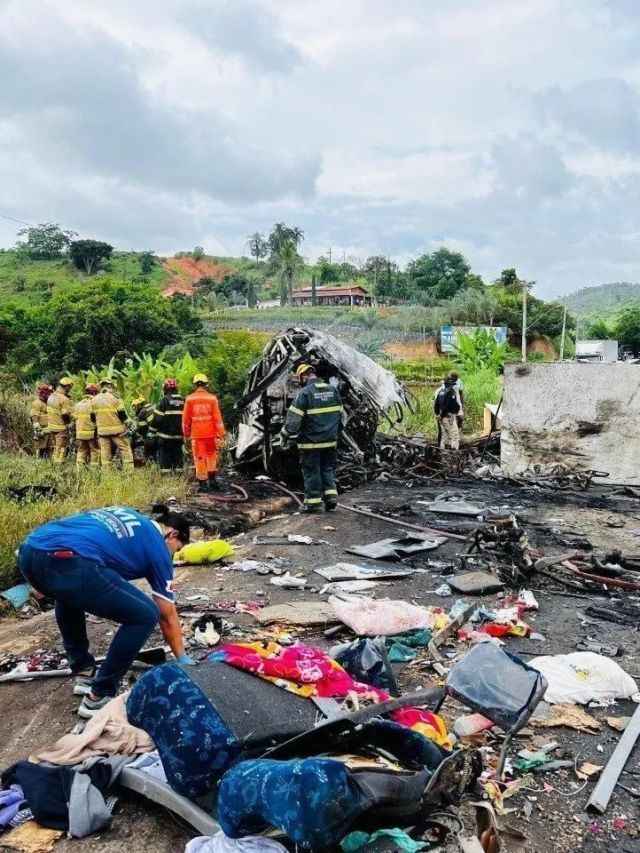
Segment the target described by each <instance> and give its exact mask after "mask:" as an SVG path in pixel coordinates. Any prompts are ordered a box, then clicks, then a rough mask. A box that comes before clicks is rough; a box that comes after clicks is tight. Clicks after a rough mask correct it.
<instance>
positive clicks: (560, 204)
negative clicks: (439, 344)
mask: <svg viewBox="0 0 640 853" xmlns="http://www.w3.org/2000/svg"><path fill="white" fill-rule="evenodd" d="M639 94H640V0H517V2H514V0H323V2H322V3H311V2H307V0H170V2H163V3H159V2H158V0H134V2H131V0H0V213H2V214H4V215H7V216H12V217H16V218H17V219H22V220H25V221H26V222H29V223H37V222H43V221H57V222H60V223H62V224H63V225H64V226H65V227H67V228H71V229H73V230H75V231H77V232H79V233H80V234H81V235H82V236H84V237H96V238H100V239H105V240H108V241H109V242H111V243H113V244H114V245H115V246H117V247H118V248H124V249H127V248H135V249H154V250H155V251H157V252H158V253H160V254H167V253H173V252H174V251H177V250H180V249H183V250H184V249H189V248H192V247H193V246H194V245H196V244H202V245H203V246H204V247H205V249H206V250H207V251H208V252H211V253H216V254H233V255H237V254H241V253H244V252H246V250H245V248H244V244H245V241H246V237H247V235H248V234H250V233H251V232H253V231H255V230H260V231H267V230H268V229H269V227H270V226H271V225H272V223H273V222H275V221H284V222H286V223H287V224H290V225H299V226H300V227H302V228H303V229H304V231H305V233H306V241H305V243H304V244H303V248H302V250H303V253H304V254H305V256H307V257H309V258H315V257H316V256H317V255H318V254H320V253H322V252H326V250H327V249H328V248H329V247H330V246H331V247H332V250H333V255H334V257H338V258H341V257H342V254H343V252H344V253H345V254H346V256H347V257H348V256H350V255H351V256H355V257H358V258H362V259H364V258H365V257H366V256H367V255H370V254H373V253H385V254H386V253H389V254H390V255H391V256H392V257H393V258H395V259H397V260H398V261H399V262H401V263H404V262H405V261H406V260H407V259H408V258H410V257H412V256H415V255H417V254H419V253H421V252H424V251H428V250H430V249H432V248H434V247H436V246H439V245H443V244H444V245H446V246H449V247H451V248H456V249H459V250H461V251H462V252H464V254H465V255H466V256H467V258H468V259H469V261H470V263H471V264H472V266H473V268H474V269H475V270H476V271H478V272H480V273H481V274H482V275H483V276H485V277H486V278H487V279H493V278H495V277H496V275H497V274H498V273H499V271H500V269H502V268H503V267H505V266H515V267H516V268H517V270H518V272H519V274H520V275H521V276H523V277H526V278H529V279H535V280H536V281H537V282H538V284H537V287H536V292H537V293H538V294H539V295H542V296H551V295H556V294H559V293H563V292H567V291H570V290H573V289H576V288H578V287H582V286H586V285H591V284H599V283H601V282H604V281H620V280H632V281H637V280H640V224H639V218H638V217H639V213H640V111H639ZM19 227H20V226H19V225H17V224H16V223H12V222H9V221H7V220H4V219H0V245H4V246H11V245H13V243H14V242H15V240H16V230H17V229H18V228H19Z"/></svg>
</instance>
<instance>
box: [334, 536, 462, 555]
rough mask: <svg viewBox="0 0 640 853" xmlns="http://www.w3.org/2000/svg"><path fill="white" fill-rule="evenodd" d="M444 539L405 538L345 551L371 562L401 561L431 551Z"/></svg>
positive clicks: (382, 541)
mask: <svg viewBox="0 0 640 853" xmlns="http://www.w3.org/2000/svg"><path fill="white" fill-rule="evenodd" d="M445 541H446V540H445V539H442V538H441V539H425V538H421V537H418V536H405V537H404V539H381V540H380V541H379V542H372V543H371V544H370V545H351V546H350V547H349V548H346V549H345V550H346V551H347V552H348V553H349V554H358V555H359V556H361V557H369V559H371V560H403V559H405V558H406V557H411V556H414V555H415V554H422V553H424V552H425V551H433V550H435V549H436V548H438V547H439V546H440V545H442V543H443V542H445Z"/></svg>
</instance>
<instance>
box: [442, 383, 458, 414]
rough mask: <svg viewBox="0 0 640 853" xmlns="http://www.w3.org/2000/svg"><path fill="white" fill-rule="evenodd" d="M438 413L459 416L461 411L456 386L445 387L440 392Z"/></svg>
mask: <svg viewBox="0 0 640 853" xmlns="http://www.w3.org/2000/svg"><path fill="white" fill-rule="evenodd" d="M437 401H438V412H439V413H440V414H441V415H457V414H458V412H459V411H460V403H459V402H458V395H457V394H456V389H455V385H445V386H444V387H443V388H441V389H440V390H439V391H438V397H437Z"/></svg>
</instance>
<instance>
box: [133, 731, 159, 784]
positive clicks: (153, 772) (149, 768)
mask: <svg viewBox="0 0 640 853" xmlns="http://www.w3.org/2000/svg"><path fill="white" fill-rule="evenodd" d="M137 731H139V729H138V730H137ZM127 770H140V771H141V772H142V773H144V774H146V775H147V776H151V778H152V779H157V780H158V782H163V783H164V784H165V785H166V784H167V774H166V773H165V772H164V767H163V766H162V761H161V759H160V753H159V752H158V751H157V750H156V749H154V750H153V752H147V753H145V754H144V755H139V756H138V757H137V758H136V759H135V760H134V761H132V762H131V764H127Z"/></svg>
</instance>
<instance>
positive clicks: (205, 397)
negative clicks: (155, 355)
mask: <svg viewBox="0 0 640 853" xmlns="http://www.w3.org/2000/svg"><path fill="white" fill-rule="evenodd" d="M193 384H194V385H195V387H196V390H195V391H194V392H193V393H192V394H189V396H188V397H187V399H186V400H185V402H184V410H183V413H182V434H183V435H184V437H185V438H186V439H191V452H192V453H193V461H194V463H195V466H196V478H197V480H198V487H199V490H200V491H201V492H207V491H209V490H210V489H213V490H217V489H218V488H219V486H218V481H217V479H216V471H217V467H218V464H217V446H218V442H219V441H221V440H222V439H223V438H224V436H225V429H224V423H223V422H222V414H221V412H220V406H219V405H218V398H217V397H216V395H215V394H212V393H211V392H210V391H209V389H208V387H207V386H208V385H209V380H208V379H207V377H206V376H205V375H204V373H196V375H195V376H194V377H193Z"/></svg>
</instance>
